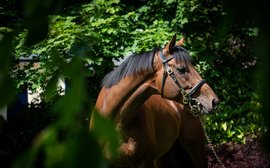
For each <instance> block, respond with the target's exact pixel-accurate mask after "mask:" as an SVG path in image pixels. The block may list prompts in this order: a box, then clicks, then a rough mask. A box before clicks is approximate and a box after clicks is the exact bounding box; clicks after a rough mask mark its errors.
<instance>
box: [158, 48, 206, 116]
mask: <svg viewBox="0 0 270 168" xmlns="http://www.w3.org/2000/svg"><path fill="white" fill-rule="evenodd" d="M160 57H161V60H162V64H163V67H164V72H163V78H162V88H161V96H162V97H163V95H164V87H165V83H166V79H167V77H168V75H169V76H170V77H171V78H172V80H173V81H174V82H175V84H176V85H177V86H178V88H179V89H180V93H181V94H182V96H183V104H185V105H189V106H190V111H191V113H192V114H193V115H194V116H198V115H199V111H200V105H199V103H198V100H197V99H195V98H193V97H192V96H193V95H194V93H196V92H197V90H198V89H199V88H201V87H202V85H203V84H205V83H206V81H205V80H204V79H202V80H200V81H199V83H197V84H196V85H195V86H194V87H193V88H192V89H191V90H190V91H189V93H187V92H186V90H185V89H184V87H183V86H182V85H181V84H180V83H179V81H178V80H177V78H176V76H175V73H174V72H173V70H172V68H171V67H170V66H169V64H168V62H169V61H170V60H172V59H174V56H172V57H170V58H168V59H166V57H165V55H164V54H163V50H162V49H161V50H160Z"/></svg>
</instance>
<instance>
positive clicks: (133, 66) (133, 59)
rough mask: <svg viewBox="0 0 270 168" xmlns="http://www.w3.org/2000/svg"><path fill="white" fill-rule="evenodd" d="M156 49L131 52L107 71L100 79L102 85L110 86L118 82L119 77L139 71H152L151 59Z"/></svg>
mask: <svg viewBox="0 0 270 168" xmlns="http://www.w3.org/2000/svg"><path fill="white" fill-rule="evenodd" d="M156 51H158V49H157V48H155V49H153V50H152V51H148V52H145V53H142V54H133V55H131V56H129V57H128V58H127V59H126V60H125V61H124V62H123V63H122V64H120V65H119V66H118V67H117V68H115V69H114V70H113V71H111V72H110V73H108V74H107V75H106V76H105V77H104V79H103V80H102V86H104V87H106V88H110V87H112V86H113V85H115V84H117V83H119V82H120V80H121V79H123V78H125V77H127V76H129V75H133V74H137V73H140V72H142V71H149V72H150V73H152V72H153V71H154V67H153V59H154V55H155V53H156Z"/></svg>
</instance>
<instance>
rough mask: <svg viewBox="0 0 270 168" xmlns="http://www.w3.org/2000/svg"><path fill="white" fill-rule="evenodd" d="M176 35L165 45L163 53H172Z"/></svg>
mask: <svg viewBox="0 0 270 168" xmlns="http://www.w3.org/2000/svg"><path fill="white" fill-rule="evenodd" d="M176 36H177V35H176V34H175V35H174V36H173V38H172V39H171V41H170V42H169V43H167V44H166V46H165V47H164V50H165V52H167V51H168V52H169V53H172V52H173V47H174V46H175V42H176Z"/></svg>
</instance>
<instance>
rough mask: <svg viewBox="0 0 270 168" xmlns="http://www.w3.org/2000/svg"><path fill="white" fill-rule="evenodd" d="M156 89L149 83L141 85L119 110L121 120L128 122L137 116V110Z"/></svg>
mask: <svg viewBox="0 0 270 168" xmlns="http://www.w3.org/2000/svg"><path fill="white" fill-rule="evenodd" d="M156 93H157V92H156V90H154V89H152V87H150V85H149V84H148V83H144V84H142V85H140V87H138V88H137V89H136V91H135V92H133V94H132V95H131V96H130V97H129V98H128V99H127V100H126V101H125V103H124V104H123V106H122V107H121V109H120V111H119V116H118V117H119V118H118V119H119V120H121V122H128V121H129V120H130V119H132V118H133V117H134V116H135V111H136V110H137V109H138V108H139V107H140V106H141V105H142V104H143V103H144V102H145V101H146V100H147V99H148V98H149V97H150V96H151V95H153V94H156Z"/></svg>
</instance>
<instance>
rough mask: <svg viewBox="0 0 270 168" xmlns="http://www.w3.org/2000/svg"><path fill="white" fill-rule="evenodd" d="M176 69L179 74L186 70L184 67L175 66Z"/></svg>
mask: <svg viewBox="0 0 270 168" xmlns="http://www.w3.org/2000/svg"><path fill="white" fill-rule="evenodd" d="M177 71H178V72H180V73H181V74H185V73H186V72H187V68H186V67H181V68H177Z"/></svg>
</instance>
